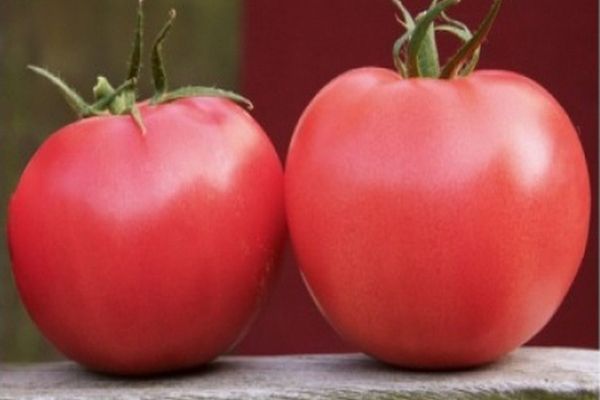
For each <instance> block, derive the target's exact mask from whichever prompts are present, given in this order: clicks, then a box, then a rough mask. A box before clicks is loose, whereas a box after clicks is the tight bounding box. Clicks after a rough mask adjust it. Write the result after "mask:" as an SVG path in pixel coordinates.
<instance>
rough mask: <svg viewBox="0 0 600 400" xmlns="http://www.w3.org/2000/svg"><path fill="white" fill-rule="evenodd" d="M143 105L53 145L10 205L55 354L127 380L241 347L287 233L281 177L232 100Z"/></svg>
mask: <svg viewBox="0 0 600 400" xmlns="http://www.w3.org/2000/svg"><path fill="white" fill-rule="evenodd" d="M151 103H152V102H150V103H149V102H143V103H138V105H137V106H136V109H137V112H136V113H137V117H136V118H137V121H138V123H141V124H143V125H142V126H140V125H138V124H136V122H135V120H134V118H132V117H131V116H130V115H100V116H92V117H89V118H86V119H83V120H80V121H78V122H75V123H72V124H69V125H67V126H65V127H63V128H62V129H60V130H59V131H57V132H56V133H54V134H52V135H51V136H50V137H49V138H48V139H47V140H46V141H45V143H43V145H42V146H41V147H40V148H39V149H38V151H37V152H36V153H35V155H34V156H33V158H32V159H31V160H30V162H29V164H28V165H27V168H26V170H25V171H24V173H23V175H22V176H21V179H20V181H19V184H18V186H17V188H16V191H15V193H14V195H13V197H12V199H11V202H10V209H9V225H8V234H9V241H10V251H11V256H12V262H13V271H14V277H15V280H16V283H17V285H18V289H19V291H20V294H21V297H22V299H23V301H24V303H25V305H26V306H27V309H28V311H29V313H30V314H31V316H32V318H33V319H34V321H35V322H36V324H37V325H38V327H39V328H40V329H41V331H42V332H43V333H44V334H45V336H46V337H47V338H48V339H49V340H50V342H52V343H53V344H54V345H56V347H57V348H58V349H59V350H60V351H61V352H63V353H64V354H65V355H66V356H68V357H69V358H71V359H73V360H76V361H78V362H80V363H82V364H84V365H86V366H87V367H89V368H91V369H94V370H98V371H104V372H110V373H117V374H132V375H140V374H148V373H158V372H166V371H172V370H179V369H183V368H189V367H193V366H196V365H199V364H202V363H205V362H208V361H210V360H212V359H214V358H215V357H217V356H218V355H219V354H222V353H224V352H226V351H228V350H229V349H230V348H231V347H232V346H233V345H235V343H236V342H237V341H238V340H240V338H241V337H242V336H243V334H244V333H245V332H246V330H247V329H248V326H249V324H250V322H251V321H252V320H253V318H254V316H255V315H256V313H257V311H258V307H259V305H260V303H261V300H262V299H263V298H264V296H265V295H266V293H267V290H268V288H269V282H270V281H271V279H272V276H273V273H274V271H275V269H276V268H275V267H276V257H277V254H278V251H279V248H280V246H281V242H282V240H283V236H284V230H285V216H284V209H283V186H282V184H283V171H282V167H281V163H280V161H279V159H278V156H277V154H276V152H275V150H274V148H273V146H272V144H271V143H270V141H269V140H268V138H267V136H266V134H265V133H264V132H263V130H262V129H261V128H260V126H259V125H258V124H257V123H256V122H255V121H254V120H253V119H252V117H251V116H250V115H249V114H248V113H247V112H246V111H244V110H243V109H242V108H241V107H239V106H238V105H236V104H234V103H233V102H232V101H230V100H229V99H225V98H217V97H198V96H191V97H189V96H188V97H183V98H179V99H175V100H173V101H169V102H164V103H158V102H157V103H156V104H151Z"/></svg>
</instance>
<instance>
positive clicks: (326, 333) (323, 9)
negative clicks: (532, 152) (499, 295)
mask: <svg viewBox="0 0 600 400" xmlns="http://www.w3.org/2000/svg"><path fill="white" fill-rule="evenodd" d="M575 3H576V5H577V6H576V7H574V6H567V5H566V3H565V2H564V1H563V0H537V1H533V0H529V1H518V0H506V1H505V4H504V5H503V8H502V10H501V13H500V15H499V18H498V20H497V22H496V25H495V27H494V29H493V31H492V33H491V35H490V38H489V40H488V41H487V43H486V44H485V46H484V50H483V55H482V61H481V63H480V67H481V68H499V69H507V70H513V71H519V72H521V73H523V74H525V75H527V76H529V77H531V78H533V79H535V80H536V81H538V82H539V83H541V84H542V85H543V86H545V87H546V88H547V89H548V90H549V91H550V92H551V93H553V94H554V96H555V97H556V98H557V99H558V100H559V102H560V103H562V105H563V106H564V107H565V109H566V110H567V112H568V113H569V114H570V116H571V118H572V120H573V122H574V123H575V125H576V126H577V127H578V128H579V131H580V134H581V140H582V142H583V144H584V147H585V151H586V156H587V160H588V164H589V170H590V174H591V181H592V184H593V191H592V193H593V201H592V204H593V207H594V208H593V213H592V223H591V227H592V228H591V232H590V238H589V244H588V248H587V252H586V255H585V259H584V261H583V265H582V268H581V270H580V272H579V275H578V277H577V279H576V281H575V283H574V285H573V287H572V289H571V291H570V293H569V295H568V296H567V298H566V300H565V302H564V303H563V305H562V307H561V308H560V310H559V312H558V313H557V314H556V316H555V317H554V319H553V320H552V321H551V322H550V323H549V324H548V326H547V327H546V328H545V329H544V330H543V331H542V332H541V333H540V334H539V335H538V336H536V337H535V338H534V339H533V340H532V342H531V344H537V345H568V346H581V347H597V346H598V267H597V265H598V230H597V226H598V212H597V211H598V210H597V198H598V197H597V194H598V185H597V182H598V173H597V171H598V152H597V148H598V134H597V132H598V123H597V121H598V78H597V73H598V51H597V49H598V36H597V31H598V26H597V15H598V1H597V0H579V1H577V2H575ZM575 3H574V4H575ZM406 4H407V6H408V7H409V8H410V9H411V10H419V8H418V4H429V1H420V2H419V1H416V0H413V1H409V0H406ZM490 4H491V1H475V0H466V1H463V2H462V3H461V4H460V5H459V6H457V7H456V8H455V10H454V11H451V12H450V14H451V15H453V16H455V17H458V18H460V19H462V20H464V21H466V22H469V23H471V24H472V25H471V26H476V25H477V23H478V21H479V20H480V18H481V17H483V15H484V14H485V12H486V11H487V7H488V6H489V5H490ZM394 12H395V9H394V7H393V6H392V3H391V1H386V0H378V1H373V0H304V1H276V0H246V5H245V14H244V19H243V23H244V31H243V33H244V36H243V41H244V48H243V68H242V79H243V91H242V92H243V93H244V95H246V96H248V97H250V98H251V99H252V100H253V101H254V104H255V106H256V109H255V111H254V115H255V116H256V118H257V119H258V121H259V122H260V123H261V124H262V125H263V127H264V128H265V130H266V131H267V132H268V133H269V135H270V136H271V138H272V140H273V142H274V143H275V145H276V147H277V150H278V151H279V154H280V155H281V157H282V159H283V158H284V157H285V151H286V148H287V145H288V143H289V140H290V137H291V134H292V131H293V129H294V125H295V123H296V121H297V119H298V117H299V116H300V114H301V112H302V110H303V108H304V107H305V106H306V105H307V103H308V102H309V100H310V99H311V98H312V96H314V94H315V93H316V92H317V91H318V90H319V88H320V87H322V86H323V85H324V84H325V83H326V82H328V81H329V80H330V79H332V78H333V77H335V76H336V75H337V74H339V73H341V72H343V71H345V70H347V69H349V68H353V67H359V66H366V65H378V66H387V67H391V66H392V64H391V55H390V54H391V47H392V44H393V42H394V40H395V39H396V38H397V37H398V36H399V35H400V33H401V30H400V26H399V25H398V24H397V23H396V22H395V20H394ZM283 258H284V259H283V265H282V270H281V274H280V277H279V281H278V282H277V285H276V287H275V290H274V293H273V295H272V296H271V298H270V300H269V302H268V304H267V306H266V309H265V310H264V312H263V314H262V315H261V316H260V317H259V319H258V321H257V323H256V325H255V326H254V328H253V329H252V331H251V332H250V334H249V335H248V337H247V338H246V339H245V340H244V341H243V342H242V344H241V345H240V347H239V348H238V351H239V352H242V353H250V354H256V353H294V352H334V351H346V350H352V349H351V347H349V346H348V345H346V344H344V343H343V342H342V341H341V340H340V339H338V337H337V336H336V335H335V333H334V332H333V331H332V330H331V329H330V328H329V327H328V326H327V324H326V323H325V322H324V320H323V319H322V318H321V316H320V315H319V313H318V311H317V309H316V308H315V306H314V305H313V303H312V301H311V300H310V298H309V296H308V294H307V292H306V290H305V288H304V285H303V283H302V281H301V278H300V276H299V273H298V271H297V268H296V265H295V262H294V259H293V255H292V254H291V251H290V248H289V245H288V248H287V249H286V251H285V254H284V257H283Z"/></svg>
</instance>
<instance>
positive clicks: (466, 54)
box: [440, 0, 502, 79]
mask: <svg viewBox="0 0 600 400" xmlns="http://www.w3.org/2000/svg"><path fill="white" fill-rule="evenodd" d="M501 5H502V0H494V3H493V4H492V8H491V9H490V11H489V12H488V14H487V15H486V17H485V19H484V20H483V22H482V23H481V25H480V26H479V29H477V31H476V32H475V34H474V35H473V37H472V38H471V40H469V41H468V42H467V43H465V44H464V45H463V46H462V47H461V48H460V49H459V50H458V52H457V53H456V54H455V55H454V56H453V57H452V58H451V59H450V61H449V62H448V64H446V66H445V67H444V69H443V70H442V72H441V75H440V78H442V79H452V78H455V77H456V76H457V75H458V72H459V71H460V69H461V68H462V66H463V65H464V64H465V63H466V62H467V61H468V60H469V59H470V58H472V57H473V55H474V54H475V53H476V52H477V51H478V49H479V48H480V47H481V44H482V43H483V41H484V40H485V38H486V37H487V35H488V33H489V32H490V30H491V29H492V25H493V24H494V20H495V19H496V16H497V15H498V12H499V11H500V6H501Z"/></svg>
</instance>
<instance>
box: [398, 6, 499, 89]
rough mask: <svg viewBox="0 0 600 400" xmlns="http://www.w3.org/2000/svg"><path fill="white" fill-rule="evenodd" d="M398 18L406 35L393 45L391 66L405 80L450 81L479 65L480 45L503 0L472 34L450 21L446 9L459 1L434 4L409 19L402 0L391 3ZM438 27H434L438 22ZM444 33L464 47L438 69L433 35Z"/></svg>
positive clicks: (464, 27) (462, 26) (465, 28)
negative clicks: (398, 12) (399, 15)
mask: <svg viewBox="0 0 600 400" xmlns="http://www.w3.org/2000/svg"><path fill="white" fill-rule="evenodd" d="M392 1H393V3H394V4H395V5H396V6H397V7H398V9H399V10H400V13H401V17H398V22H400V24H401V25H402V26H403V27H404V28H405V29H406V32H405V33H404V34H403V35H402V36H401V37H400V38H399V39H398V40H396V42H395V43H394V48H393V57H394V65H395V67H396V69H397V71H398V73H400V75H402V77H404V78H434V79H453V78H456V77H464V76H467V75H469V74H470V73H471V72H473V70H474V69H475V67H476V66H477V63H478V62H479V55H480V52H481V45H482V43H483V41H484V40H485V38H486V37H487V35H488V33H489V31H490V30H491V28H492V25H493V23H494V20H495V19H496V16H497V15H498V12H499V11H500V6H501V4H502V0H494V2H493V4H492V7H491V8H490V11H488V13H487V15H486V16H485V18H484V19H483V21H482V22H481V24H480V26H479V28H478V29H477V30H476V31H475V32H474V33H473V32H471V30H470V29H469V27H468V26H467V25H465V24H464V23H462V22H460V21H457V20H454V19H452V18H450V17H449V16H448V15H447V14H446V13H445V11H446V9H448V8H449V7H451V6H453V5H456V4H458V3H459V2H460V0H442V1H439V2H438V0H433V1H432V3H431V5H430V6H429V9H427V10H426V11H423V12H421V13H419V14H418V15H417V16H416V17H415V18H413V17H412V15H411V14H410V12H409V11H408V9H407V8H406V7H405V6H404V4H402V1H401V0H392ZM438 20H439V21H440V23H436V22H437V21H438ZM437 32H445V33H450V34H452V35H454V36H456V37H457V38H458V39H459V40H460V41H461V42H462V43H463V45H462V46H461V47H460V48H459V49H458V51H457V52H456V53H455V54H454V55H453V56H452V57H451V58H450V59H449V60H448V62H447V63H446V64H445V65H444V66H440V62H439V54H438V49H437V44H436V33H437Z"/></svg>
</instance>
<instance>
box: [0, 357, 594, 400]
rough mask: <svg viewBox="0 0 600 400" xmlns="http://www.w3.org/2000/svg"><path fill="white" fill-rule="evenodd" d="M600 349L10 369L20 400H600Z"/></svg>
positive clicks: (6, 392) (3, 380)
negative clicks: (471, 357) (139, 371)
mask: <svg viewBox="0 0 600 400" xmlns="http://www.w3.org/2000/svg"><path fill="white" fill-rule="evenodd" d="M599 354H600V353H599V352H598V351H590V350H573V349H559V348H554V349H549V348H546V349H542V348H524V349H521V350H518V351H516V352H514V353H512V354H511V355H509V356H508V357H506V358H504V359H503V360H501V361H500V362H498V363H495V364H493V365H489V366H486V367H483V368H479V369H474V370H470V371H461V372H445V373H419V372H410V371H402V370H398V369H393V368H391V367H388V366H386V365H383V364H381V363H378V362H376V361H373V360H371V359H370V358H368V357H366V356H363V355H358V354H347V355H307V356H279V357H222V358H220V359H219V360H218V361H216V362H214V363H212V364H210V365H209V366H206V367H203V368H200V369H198V370H195V371H191V372H188V373H182V374H177V375H173V376H168V377H156V378H146V379H123V378H114V377H107V376H102V375H97V374H93V373H91V372H88V371H85V370H83V369H82V368H80V367H78V366H77V365H75V364H72V363H68V362H63V363H48V364H36V365H3V366H1V367H0V400H9V399H10V400H13V399H31V400H33V399H36V400H43V399H53V400H59V399H86V400H90V399H94V400H96V399H97V400H113V399H119V400H120V399H123V400H125V399H127V400H132V399H145V400H154V399H157V400H158V399H161V400H184V399H185V400H192V399H436V400H437V399H490V400H492V399H493V400H496V399H597V398H598V384H599V382H598V379H599V372H600V371H599V363H598V361H599Z"/></svg>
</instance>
